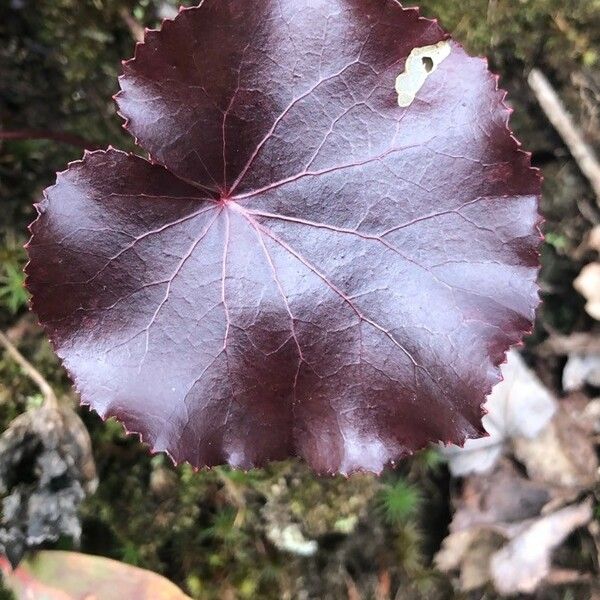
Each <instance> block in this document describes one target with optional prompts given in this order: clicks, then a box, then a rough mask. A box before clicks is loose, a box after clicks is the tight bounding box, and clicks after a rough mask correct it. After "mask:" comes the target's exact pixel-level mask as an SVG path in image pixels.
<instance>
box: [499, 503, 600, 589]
mask: <svg viewBox="0 0 600 600" xmlns="http://www.w3.org/2000/svg"><path fill="white" fill-rule="evenodd" d="M592 516H593V511H592V504H591V501H586V502H583V503H582V504H579V505H575V506H568V507H566V508H563V509H561V510H559V511H557V512H555V513H552V514H551V515H548V516H544V517H541V518H539V519H537V520H535V521H534V522H533V523H531V525H529V526H528V527H527V528H526V529H525V530H524V531H522V532H521V533H519V534H518V535H516V536H515V537H514V538H513V539H512V540H511V541H510V542H509V543H508V544H507V545H506V546H505V547H504V548H502V549H501V550H499V551H498V552H497V553H496V554H495V555H494V556H493V557H492V559H491V561H490V570H491V574H492V579H493V582H494V586H495V588H496V590H498V591H499V592H500V593H501V594H505V595H510V594H517V593H526V594H530V593H532V592H534V591H535V590H536V589H537V587H538V586H539V585H540V583H542V582H543V581H544V579H545V578H546V577H547V576H548V575H549V574H550V572H551V556H552V551H553V550H554V549H555V548H556V547H558V546H559V545H560V544H562V542H563V541H564V540H565V539H566V538H567V536H569V535H570V534H571V533H572V532H573V531H574V530H575V529H577V528H579V527H583V526H584V525H587V523H589V521H590V520H591V519H592Z"/></svg>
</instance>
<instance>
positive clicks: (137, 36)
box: [119, 7, 144, 42]
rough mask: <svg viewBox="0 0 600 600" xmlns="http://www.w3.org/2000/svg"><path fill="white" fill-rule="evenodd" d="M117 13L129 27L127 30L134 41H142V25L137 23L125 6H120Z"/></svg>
mask: <svg viewBox="0 0 600 600" xmlns="http://www.w3.org/2000/svg"><path fill="white" fill-rule="evenodd" d="M119 14H120V15H121V19H123V21H124V23H125V25H127V27H128V28H129V31H130V32H131V37H132V38H133V39H134V40H135V41H136V42H143V41H144V27H143V25H142V24H141V23H139V22H138V21H137V20H136V19H135V17H134V16H133V15H132V14H131V13H130V12H129V11H128V10H127V9H126V8H125V7H123V8H121V10H120V11H119Z"/></svg>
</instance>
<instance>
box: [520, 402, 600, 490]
mask: <svg viewBox="0 0 600 600" xmlns="http://www.w3.org/2000/svg"><path fill="white" fill-rule="evenodd" d="M584 415H585V413H584ZM584 415H582V416H581V417H580V418H579V419H578V418H577V417H578V415H577V414H576V413H574V411H572V410H569V408H568V403H567V402H566V401H563V402H562V403H561V405H560V407H559V410H558V411H557V412H556V414H555V415H554V418H553V419H552V420H551V421H550V423H548V425H547V426H546V427H545V428H544V429H543V431H542V432H541V433H540V435H538V436H537V437H535V438H533V439H527V438H519V439H516V440H515V443H514V453H515V456H516V458H517V459H518V460H519V462H520V463H522V464H523V465H524V467H525V469H526V470H527V473H528V474H529V477H531V478H532V479H534V480H535V481H538V482H544V483H546V484H549V485H553V486H557V487H564V488H573V489H574V490H581V489H591V488H593V487H594V485H595V484H596V482H597V481H598V466H599V465H598V456H597V453H596V448H595V444H594V439H593V437H592V435H591V432H590V430H589V424H590V420H589V418H588V420H587V423H583V422H578V421H582V420H583V419H584V418H585V417H584Z"/></svg>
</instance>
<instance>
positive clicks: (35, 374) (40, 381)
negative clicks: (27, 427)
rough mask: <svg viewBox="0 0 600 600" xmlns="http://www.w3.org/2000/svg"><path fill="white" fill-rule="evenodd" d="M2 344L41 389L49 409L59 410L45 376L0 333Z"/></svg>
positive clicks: (54, 395)
mask: <svg viewBox="0 0 600 600" xmlns="http://www.w3.org/2000/svg"><path fill="white" fill-rule="evenodd" d="M0 344H2V345H3V346H4V348H5V349H6V352H7V353H8V354H9V356H11V357H12V359H13V360H14V361H15V362H16V363H17V364H18V365H19V366H20V367H21V368H22V369H23V371H24V372H25V374H26V375H27V376H28V377H29V378H30V379H31V380H32V381H33V382H34V383H35V384H36V385H37V386H38V387H39V388H40V392H42V396H43V397H44V404H45V405H46V406H48V407H49V408H58V399H57V398H56V394H55V393H54V390H53V389H52V387H51V386H50V384H49V383H48V382H47V381H46V379H45V378H44V376H43V375H42V374H41V373H40V372H39V371H38V370H37V369H36V368H35V367H34V366H33V365H32V364H31V363H30V362H29V361H28V360H27V359H26V358H25V357H24V356H23V355H22V354H21V353H20V352H19V350H17V347H16V346H15V345H14V344H13V343H12V342H11V341H10V340H9V339H8V337H6V335H5V334H4V332H2V331H0Z"/></svg>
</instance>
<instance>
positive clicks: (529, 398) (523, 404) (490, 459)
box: [442, 350, 556, 477]
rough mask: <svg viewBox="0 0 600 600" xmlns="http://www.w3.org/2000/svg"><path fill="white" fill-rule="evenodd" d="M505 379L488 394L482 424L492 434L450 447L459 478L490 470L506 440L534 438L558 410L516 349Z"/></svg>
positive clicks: (452, 466)
mask: <svg viewBox="0 0 600 600" xmlns="http://www.w3.org/2000/svg"><path fill="white" fill-rule="evenodd" d="M501 368H502V375H503V377H504V379H503V381H501V382H500V383H498V384H497V385H496V386H495V387H494V389H493V390H492V393H491V394H490V395H489V396H488V399H487V402H486V404H485V408H486V410H487V411H488V414H487V415H485V417H483V425H484V427H485V429H486V431H487V432H488V433H489V437H486V438H481V439H477V440H467V441H466V443H465V445H464V447H463V448H459V447H458V446H448V447H446V448H442V453H443V454H444V455H445V456H446V457H447V458H448V466H449V467H450V471H451V472H452V474H453V475H454V476H456V477H461V476H464V475H467V474H469V473H486V472H489V471H490V470H491V469H492V468H493V467H494V465H495V464H496V462H497V461H498V459H499V458H500V457H501V456H502V454H503V452H504V450H505V446H506V442H507V441H509V440H510V439H511V438H513V437H516V436H523V437H528V438H534V437H535V436H537V435H538V434H539V432H540V431H542V429H543V428H544V427H545V426H546V424H547V423H548V421H549V420H550V419H551V418H552V415H553V414H554V412H555V410H556V401H555V399H554V398H553V397H552V395H551V394H550V392H549V391H548V390H547V389H546V388H545V387H544V385H543V384H542V383H541V381H540V380H539V379H538V378H537V376H536V375H535V373H534V372H533V371H531V370H530V369H529V368H528V367H527V366H526V365H525V362H524V361H523V359H522V358H521V355H520V354H519V353H518V352H517V351H516V350H511V351H510V352H509V353H508V355H507V361H506V363H505V364H504V365H502V367H501Z"/></svg>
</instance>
